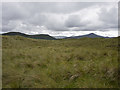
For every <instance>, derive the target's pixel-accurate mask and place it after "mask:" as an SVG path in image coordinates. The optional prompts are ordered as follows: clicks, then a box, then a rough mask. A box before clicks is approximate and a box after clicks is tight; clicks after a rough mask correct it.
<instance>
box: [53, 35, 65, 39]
mask: <svg viewBox="0 0 120 90" xmlns="http://www.w3.org/2000/svg"><path fill="white" fill-rule="evenodd" d="M53 37H55V38H56V39H63V38H66V36H53Z"/></svg>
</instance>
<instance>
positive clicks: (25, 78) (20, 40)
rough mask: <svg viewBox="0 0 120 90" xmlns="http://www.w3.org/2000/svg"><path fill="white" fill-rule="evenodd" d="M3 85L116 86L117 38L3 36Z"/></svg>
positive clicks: (46, 86)
mask: <svg viewBox="0 0 120 90" xmlns="http://www.w3.org/2000/svg"><path fill="white" fill-rule="evenodd" d="M2 39H3V40H2V45H3V46H2V48H3V49H2V64H3V76H2V79H3V88H28V87H29V88H116V87H118V39H117V38H106V39H105V38H81V39H66V40H40V39H30V38H25V37H20V36H3V37H2Z"/></svg>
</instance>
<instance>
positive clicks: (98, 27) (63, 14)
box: [1, 2, 118, 37]
mask: <svg viewBox="0 0 120 90" xmlns="http://www.w3.org/2000/svg"><path fill="white" fill-rule="evenodd" d="M11 31H12V32H13V31H14V32H23V33H26V34H49V35H52V36H77V35H84V34H88V33H96V34H98V35H102V36H110V37H113V36H118V4H117V3H114V2H111V3H110V2H104V3H103V2H99V3H95V2H56V3H55V2H23V3H22V2H16V3H14V2H9V3H8V2H6V3H5V2H4V3H2V32H1V33H4V32H11Z"/></svg>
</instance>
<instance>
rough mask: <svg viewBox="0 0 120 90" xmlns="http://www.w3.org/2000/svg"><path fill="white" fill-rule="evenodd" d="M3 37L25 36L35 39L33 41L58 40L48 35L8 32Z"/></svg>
mask: <svg viewBox="0 0 120 90" xmlns="http://www.w3.org/2000/svg"><path fill="white" fill-rule="evenodd" d="M2 35H8V36H15V35H18V36H23V37H28V38H33V39H46V40H56V38H54V37H52V36H50V35H48V34H35V35H28V34H24V33H21V32H8V33H3V34H2Z"/></svg>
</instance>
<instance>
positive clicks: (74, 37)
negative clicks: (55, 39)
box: [66, 33, 109, 39]
mask: <svg viewBox="0 0 120 90" xmlns="http://www.w3.org/2000/svg"><path fill="white" fill-rule="evenodd" d="M84 37H88V38H109V37H104V36H100V35H96V34H94V33H90V34H86V35H81V36H72V37H66V39H79V38H84Z"/></svg>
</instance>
